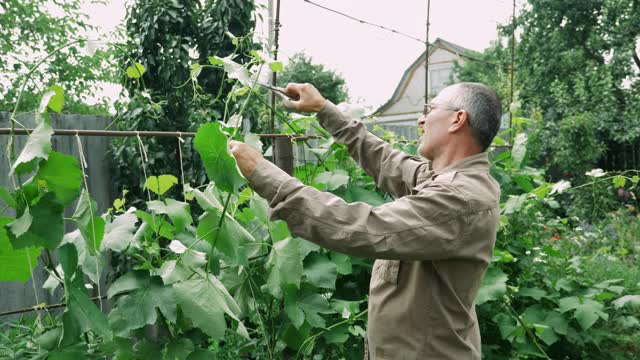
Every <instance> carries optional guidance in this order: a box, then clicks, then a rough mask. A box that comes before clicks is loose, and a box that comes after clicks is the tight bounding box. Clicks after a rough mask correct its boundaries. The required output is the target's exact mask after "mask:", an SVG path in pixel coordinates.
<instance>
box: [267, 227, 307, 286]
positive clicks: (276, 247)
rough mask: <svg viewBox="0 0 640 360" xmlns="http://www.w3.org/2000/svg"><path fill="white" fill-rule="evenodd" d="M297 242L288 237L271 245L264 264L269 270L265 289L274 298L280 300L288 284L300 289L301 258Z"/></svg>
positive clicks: (295, 239) (297, 240)
mask: <svg viewBox="0 0 640 360" xmlns="http://www.w3.org/2000/svg"><path fill="white" fill-rule="evenodd" d="M299 242H300V240H299V239H297V238H291V237H289V238H287V239H284V240H282V241H278V242H277V243H275V244H273V249H272V250H271V253H270V254H269V260H268V261H267V263H266V267H267V269H268V270H269V275H268V277H267V283H266V287H267V290H268V291H269V293H270V294H271V295H273V296H275V297H276V298H282V288H283V287H285V286H286V285H288V284H292V285H294V286H295V287H300V279H301V278H302V257H301V256H300V246H299Z"/></svg>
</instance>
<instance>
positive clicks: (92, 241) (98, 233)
mask: <svg viewBox="0 0 640 360" xmlns="http://www.w3.org/2000/svg"><path fill="white" fill-rule="evenodd" d="M97 209H98V205H97V204H96V202H95V201H93V199H91V196H90V195H89V193H88V192H87V191H86V190H83V191H82V195H80V199H79V200H78V205H77V206H76V210H75V212H74V213H73V216H72V218H73V219H74V220H75V221H76V225H77V226H78V230H80V234H82V238H83V239H84V241H85V243H86V250H87V251H89V254H91V255H95V254H96V251H98V250H99V249H100V244H101V243H102V239H103V238H104V228H105V222H104V219H103V218H102V217H100V216H95V215H94V213H95V211H96V210H97ZM78 251H79V250H78Z"/></svg>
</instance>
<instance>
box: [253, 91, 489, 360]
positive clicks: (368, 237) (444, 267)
mask: <svg viewBox="0 0 640 360" xmlns="http://www.w3.org/2000/svg"><path fill="white" fill-rule="evenodd" d="M318 120H319V122H320V124H321V125H322V126H323V127H324V128H325V129H327V130H328V131H329V132H330V133H331V134H332V135H333V136H334V137H335V139H336V141H337V142H339V143H341V144H346V146H347V147H348V149H349V152H350V154H351V156H353V158H354V159H355V160H356V161H358V162H359V163H360V165H361V166H362V167H363V168H364V170H365V171H366V172H367V173H368V174H369V175H370V176H372V177H373V179H374V180H375V182H376V184H377V186H378V187H379V188H381V189H383V190H385V191H387V192H390V193H393V194H394V195H396V196H398V197H399V198H398V199H397V200H395V201H393V202H390V203H387V204H384V205H381V206H371V205H368V204H365V203H351V204H349V203H346V202H345V201H343V200H342V199H341V198H339V197H337V196H335V195H333V194H331V193H328V192H322V191H318V190H317V189H315V188H313V187H310V186H305V185H304V184H302V183H301V182H300V181H299V180H297V179H295V178H293V177H291V176H289V175H287V174H286V173H285V172H283V171H282V170H280V169H279V168H278V167H276V166H275V165H273V164H271V163H270V162H269V161H266V160H262V161H260V162H259V163H258V165H257V166H256V169H255V170H254V171H253V172H252V173H251V175H250V176H249V179H248V180H249V183H250V185H251V187H252V188H253V189H254V190H255V191H256V192H257V193H258V194H260V195H261V196H262V197H264V198H265V199H267V200H268V201H269V204H270V207H271V210H270V213H271V218H272V219H274V220H275V219H282V220H284V221H286V222H287V224H288V226H289V229H290V230H291V232H292V233H293V234H295V235H297V236H299V237H301V238H304V239H307V240H309V241H312V242H314V243H316V244H318V245H321V246H323V247H325V248H328V249H331V250H333V251H337V252H341V253H345V254H349V255H353V256H360V257H366V258H375V259H377V260H376V261H375V264H374V268H373V273H372V276H371V283H370V289H369V311H368V327H367V338H366V341H365V343H366V348H365V359H366V358H368V359H371V360H373V359H375V360H381V359H455V360H463V359H480V357H481V354H480V332H479V328H478V320H477V317H476V312H475V297H476V294H477V292H478V288H479V287H480V281H481V279H482V277H483V275H484V273H485V271H486V269H487V267H488V265H489V263H490V261H491V258H492V253H493V246H494V244H495V239H496V229H497V225H498V222H499V209H498V204H499V198H500V187H499V185H498V184H497V182H496V181H495V180H494V179H493V178H492V177H491V176H490V175H489V161H488V157H487V154H486V153H480V154H477V155H473V156H470V157H467V158H465V159H463V160H460V161H458V162H456V163H454V164H452V165H451V166H449V167H447V168H445V169H443V170H441V171H437V172H434V171H432V170H431V168H430V163H429V162H428V161H425V160H423V159H420V158H417V157H414V156H410V155H408V154H406V153H404V152H402V151H398V150H395V149H393V148H392V147H391V146H390V145H389V144H388V143H386V142H384V141H383V140H381V139H380V138H378V137H377V136H375V135H373V134H371V133H369V132H368V131H367V129H366V127H365V125H364V124H363V123H361V122H360V121H357V120H351V119H348V118H346V116H345V115H343V114H342V113H340V112H339V111H338V110H337V108H336V107H335V105H333V104H332V103H330V102H328V101H327V104H326V105H325V106H324V108H323V109H322V111H320V113H319V114H318Z"/></svg>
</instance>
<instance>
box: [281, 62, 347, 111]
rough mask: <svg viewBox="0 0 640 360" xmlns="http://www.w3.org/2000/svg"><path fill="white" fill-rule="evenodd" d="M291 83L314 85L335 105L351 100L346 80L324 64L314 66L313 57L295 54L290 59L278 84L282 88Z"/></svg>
mask: <svg viewBox="0 0 640 360" xmlns="http://www.w3.org/2000/svg"><path fill="white" fill-rule="evenodd" d="M290 82H295V83H310V84H313V85H314V86H315V87H316V88H317V89H318V90H319V91H320V93H322V95H323V96H325V97H326V98H327V99H328V100H330V101H331V102H333V103H334V104H339V103H341V102H343V101H346V100H348V99H349V95H348V94H347V90H346V87H345V81H344V78H343V77H342V76H340V75H339V74H336V72H335V71H333V70H330V69H326V68H325V67H324V65H322V64H314V63H313V59H312V58H311V56H308V55H305V54H304V53H297V54H294V55H293V56H292V57H291V59H289V65H287V67H286V68H285V70H284V71H283V72H282V73H281V74H280V75H278V83H279V84H280V85H281V86H284V85H286V84H287V83H290Z"/></svg>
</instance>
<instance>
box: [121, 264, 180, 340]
mask: <svg viewBox="0 0 640 360" xmlns="http://www.w3.org/2000/svg"><path fill="white" fill-rule="evenodd" d="M114 286H115V287H116V289H114ZM114 286H112V287H111V288H110V289H109V292H108V295H109V296H114V295H116V294H117V293H120V292H123V291H124V289H126V290H132V291H131V292H130V293H129V294H126V295H124V296H123V297H122V298H120V299H118V301H117V303H116V307H115V309H113V310H112V311H111V313H110V314H109V324H110V325H111V328H112V329H113V331H114V333H115V334H116V335H118V336H123V337H126V336H127V334H129V332H130V331H131V330H135V329H139V328H141V327H143V326H145V325H151V324H154V323H155V322H156V321H157V319H158V312H157V311H156V308H157V309H159V310H160V311H161V312H162V315H164V317H165V318H166V319H167V320H169V321H171V322H175V321H176V306H175V300H174V293H173V288H172V287H171V286H165V285H164V284H163V283H162V281H161V280H160V279H159V278H157V277H150V276H148V275H147V274H145V273H143V272H135V273H134V275H133V276H131V277H125V276H123V277H121V278H120V279H118V281H117V282H116V283H114Z"/></svg>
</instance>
